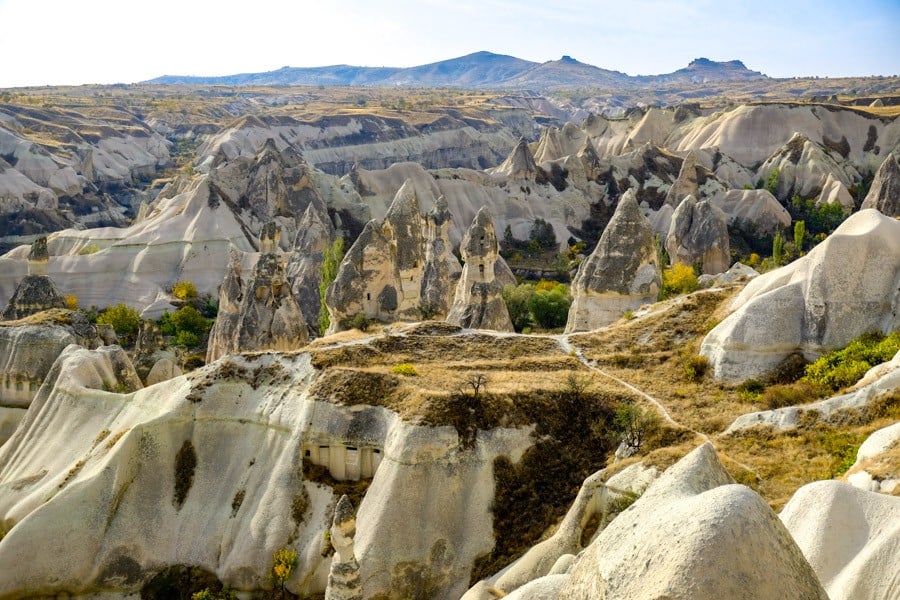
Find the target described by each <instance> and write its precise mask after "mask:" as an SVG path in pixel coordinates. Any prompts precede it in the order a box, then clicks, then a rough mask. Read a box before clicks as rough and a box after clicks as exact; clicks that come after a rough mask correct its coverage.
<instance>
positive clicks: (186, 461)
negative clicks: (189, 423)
mask: <svg viewBox="0 0 900 600" xmlns="http://www.w3.org/2000/svg"><path fill="white" fill-rule="evenodd" d="M196 469H197V452H196V451H195V450H194V445H193V444H192V443H191V440H184V443H183V444H182V445H181V449H180V450H179V451H178V453H177V454H176V455H175V492H174V495H173V497H172V502H173V503H174V504H175V506H176V507H177V508H181V507H182V505H183V504H184V501H185V499H186V498H187V495H188V492H190V491H191V486H192V485H193V483H194V471H195V470H196Z"/></svg>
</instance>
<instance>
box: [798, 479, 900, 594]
mask: <svg viewBox="0 0 900 600" xmlns="http://www.w3.org/2000/svg"><path fill="white" fill-rule="evenodd" d="M781 520H782V521H783V522H784V524H785V526H786V527H787V529H788V531H790V533H791V535H792V536H793V538H794V540H796V542H797V545H798V546H799V547H800V550H802V551H803V555H804V556H805V557H806V560H807V561H808V562H809V564H810V565H811V566H812V568H813V570H814V571H815V573H816V575H817V576H818V578H819V581H821V582H822V585H823V586H824V588H825V590H826V591H827V592H828V597H829V598H830V599H831V600H853V599H856V598H884V599H887V598H894V597H896V596H897V592H898V591H900V582H898V581H897V578H896V575H897V568H896V565H897V564H900V498H897V497H893V496H887V495H884V494H876V493H874V492H867V491H863V490H859V489H857V488H855V487H853V486H850V485H847V484H846V483H842V482H839V481H817V482H815V483H811V484H808V485H805V486H803V487H802V488H800V489H799V490H797V492H796V493H795V494H794V496H793V497H792V498H791V500H790V501H789V502H788V503H787V504H786V505H785V507H784V509H783V510H782V511H781Z"/></svg>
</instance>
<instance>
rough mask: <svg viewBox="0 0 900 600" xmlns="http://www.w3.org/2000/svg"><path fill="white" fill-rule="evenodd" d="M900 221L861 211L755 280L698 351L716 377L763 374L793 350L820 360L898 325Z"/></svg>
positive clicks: (747, 376)
mask: <svg viewBox="0 0 900 600" xmlns="http://www.w3.org/2000/svg"><path fill="white" fill-rule="evenodd" d="M898 289H900V222H898V221H896V220H895V219H892V218H890V217H886V216H884V215H882V214H881V213H879V212H878V211H876V210H872V209H868V210H862V211H860V212H858V213H856V214H854V215H852V216H851V217H850V218H849V219H847V220H846V221H844V223H843V224H841V226H840V227H838V228H837V230H835V232H834V233H832V234H831V235H830V236H829V237H828V239H826V240H825V241H824V242H822V243H821V244H819V245H818V246H816V247H815V248H814V249H813V250H812V251H810V253H809V254H807V255H806V256H804V257H803V258H800V259H799V260H796V261H794V262H793V263H791V264H790V265H787V266H785V267H782V268H780V269H778V270H776V271H771V272H769V273H766V274H765V275H762V276H760V277H757V278H756V279H754V280H753V281H751V282H750V283H749V284H748V285H747V287H746V288H744V290H743V291H742V292H741V293H740V295H738V296H737V298H735V300H734V301H733V302H732V303H731V305H730V309H731V311H732V313H731V314H730V315H729V316H728V317H727V318H726V319H725V320H723V321H722V322H721V323H719V325H717V326H716V327H715V328H714V329H713V330H712V331H710V332H709V334H708V335H707V336H706V338H705V339H704V340H703V344H702V346H701V349H700V353H701V354H703V355H704V356H706V357H707V358H709V360H710V362H711V363H712V366H713V371H714V373H715V376H716V378H717V379H721V380H725V381H740V380H743V379H748V378H751V377H753V378H758V377H761V376H763V375H765V374H766V373H767V372H769V371H771V370H772V369H774V368H775V367H776V366H777V365H778V364H779V363H780V362H781V361H782V360H784V359H785V358H786V357H787V356H788V355H790V354H791V353H794V352H798V351H799V352H802V353H803V355H804V356H805V357H806V358H807V359H810V360H811V359H814V358H816V357H818V356H819V355H820V354H821V353H822V352H824V351H826V350H830V349H834V348H840V347H843V346H845V345H847V344H848V343H849V342H850V340H852V339H853V338H855V337H858V336H859V335H861V334H863V333H865V332H866V331H871V330H878V331H882V332H885V333H887V332H890V331H893V330H896V329H898V328H900V293H898Z"/></svg>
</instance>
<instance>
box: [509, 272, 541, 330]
mask: <svg viewBox="0 0 900 600" xmlns="http://www.w3.org/2000/svg"><path fill="white" fill-rule="evenodd" d="M534 293H535V292H534V286H533V285H531V284H528V283H523V284H520V285H507V286H505V287H504V288H503V301H504V302H505V303H506V310H507V311H508V312H509V319H510V320H511V321H512V324H513V328H514V329H515V330H516V331H518V332H519V333H521V332H522V330H523V329H525V328H526V327H530V326H531V309H530V308H529V303H530V301H531V297H532V296H533V295H534Z"/></svg>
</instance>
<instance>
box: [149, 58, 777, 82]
mask: <svg viewBox="0 0 900 600" xmlns="http://www.w3.org/2000/svg"><path fill="white" fill-rule="evenodd" d="M764 78H766V76H765V75H763V74H762V73H760V72H758V71H751V70H750V69H748V68H747V67H745V66H744V63H742V62H741V61H739V60H732V61H728V62H716V61H713V60H709V59H707V58H698V59H695V60H693V61H691V63H690V64H689V65H688V66H687V67H685V68H683V69H679V70H677V71H675V72H674V73H667V74H663V75H639V76H631V75H626V74H625V73H621V72H619V71H610V70H608V69H602V68H600V67H595V66H593V65H589V64H586V63H583V62H579V61H577V60H575V59H574V58H572V57H570V56H563V57H562V58H561V59H559V60H551V61H548V62H544V63H538V62H532V61H528V60H523V59H521V58H516V57H514V56H506V55H504V54H494V53H493V52H475V53H474V54H468V55H466V56H461V57H459V58H451V59H450V60H442V61H440V62H436V63H431V64H427V65H420V66H417V67H407V68H394V67H354V66H351V65H333V66H330V67H308V68H307V67H282V68H280V69H278V70H275V71H267V72H265V73H241V74H238V75H223V76H220V77H193V76H182V75H164V76H162V77H157V78H156V79H151V80H149V81H146V82H144V83H160V84H198V85H331V86H408V87H462V88H489V89H532V90H548V89H560V88H582V87H632V86H640V87H645V86H654V85H666V84H702V83H707V82H722V81H745V80H749V79H764Z"/></svg>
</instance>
